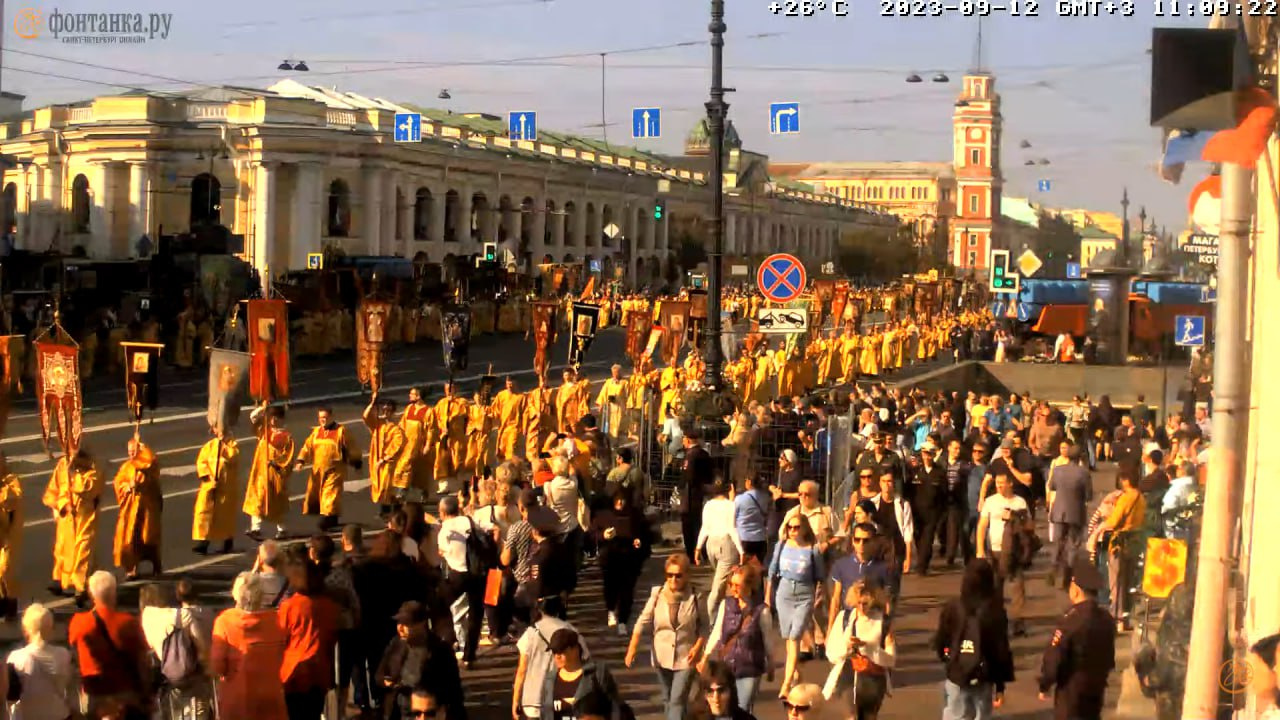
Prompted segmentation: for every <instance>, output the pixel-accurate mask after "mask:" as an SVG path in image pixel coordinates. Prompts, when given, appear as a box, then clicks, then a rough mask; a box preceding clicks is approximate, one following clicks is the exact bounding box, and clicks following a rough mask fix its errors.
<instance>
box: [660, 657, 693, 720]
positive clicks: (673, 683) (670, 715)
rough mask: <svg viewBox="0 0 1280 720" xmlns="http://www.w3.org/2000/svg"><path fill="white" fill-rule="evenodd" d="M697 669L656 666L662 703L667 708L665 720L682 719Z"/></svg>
mask: <svg viewBox="0 0 1280 720" xmlns="http://www.w3.org/2000/svg"><path fill="white" fill-rule="evenodd" d="M695 677H697V671H696V670H694V669H692V668H690V669H688V670H668V669H666V668H661V667H660V668H658V681H659V682H661V683H662V703H663V705H666V708H667V720H684V713H685V709H686V708H685V705H686V704H687V703H686V700H687V699H688V697H689V689H690V688H692V687H693V679H694V678H695Z"/></svg>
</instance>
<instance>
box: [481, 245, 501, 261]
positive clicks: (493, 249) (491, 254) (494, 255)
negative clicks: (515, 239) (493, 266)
mask: <svg viewBox="0 0 1280 720" xmlns="http://www.w3.org/2000/svg"><path fill="white" fill-rule="evenodd" d="M497 260H498V243H491V242H487V243H485V244H484V261H485V262H496V261H497Z"/></svg>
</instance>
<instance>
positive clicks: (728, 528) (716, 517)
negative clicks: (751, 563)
mask: <svg viewBox="0 0 1280 720" xmlns="http://www.w3.org/2000/svg"><path fill="white" fill-rule="evenodd" d="M743 555H744V553H743V550H742V538H741V537H740V536H739V535H738V527H737V524H736V520H735V512H734V506H733V501H732V500H730V499H729V487H728V485H726V484H725V483H724V482H723V481H721V482H717V483H716V484H715V485H714V486H712V489H711V499H710V500H707V501H706V503H704V504H703V506H702V529H701V530H699V531H698V542H697V543H696V544H695V545H694V550H693V562H694V564H696V565H701V564H702V559H703V557H706V558H707V559H709V560H710V561H711V565H712V567H713V568H715V576H714V577H713V578H712V580H711V592H710V593H708V595H707V614H708V615H714V614H715V612H716V607H717V606H719V604H720V600H721V598H723V597H724V586H725V583H726V582H728V581H729V574H730V573H731V572H733V568H734V567H735V566H736V565H737V564H738V563H739V562H741V561H742V557H743Z"/></svg>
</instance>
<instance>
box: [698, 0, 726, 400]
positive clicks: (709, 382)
mask: <svg viewBox="0 0 1280 720" xmlns="http://www.w3.org/2000/svg"><path fill="white" fill-rule="evenodd" d="M708 29H709V30H710V31H711V100H710V101H709V102H708V103H707V129H708V130H709V131H710V133H711V252H709V253H708V254H707V255H708V260H709V261H710V262H709V263H708V264H709V265H710V268H709V269H710V277H708V278H707V280H708V283H707V332H706V337H705V340H706V343H707V347H706V351H705V353H704V357H705V358H706V365H707V369H706V374H705V375H704V376H703V378H702V384H703V385H705V386H706V387H708V388H710V389H712V390H713V391H718V390H722V389H723V388H724V380H723V377H722V375H721V371H722V370H723V367H724V352H723V351H722V349H721V347H720V333H721V328H720V292H721V276H720V273H721V258H722V257H723V256H724V128H725V120H726V118H727V116H728V114H729V104H728V103H726V102H725V101H724V95H725V92H726V90H725V87H724V32H725V30H726V29H727V26H726V25H725V24H724V0H711V25H710V26H709V28H708Z"/></svg>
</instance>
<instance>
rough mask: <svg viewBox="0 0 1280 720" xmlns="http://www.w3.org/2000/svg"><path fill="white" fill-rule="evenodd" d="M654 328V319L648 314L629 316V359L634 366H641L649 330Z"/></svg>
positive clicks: (632, 314)
mask: <svg viewBox="0 0 1280 720" xmlns="http://www.w3.org/2000/svg"><path fill="white" fill-rule="evenodd" d="M651 327H653V318H651V317H650V316H649V313H646V312H633V313H631V314H630V315H628V316H627V357H629V358H631V364H632V365H633V366H639V365H640V357H641V356H642V355H644V350H645V341H646V340H648V339H649V329H650V328H651Z"/></svg>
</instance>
